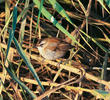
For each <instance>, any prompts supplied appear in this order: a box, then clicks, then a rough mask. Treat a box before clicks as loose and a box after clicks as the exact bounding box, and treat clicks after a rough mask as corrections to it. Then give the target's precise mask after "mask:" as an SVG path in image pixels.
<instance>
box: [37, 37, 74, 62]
mask: <svg viewBox="0 0 110 100" xmlns="http://www.w3.org/2000/svg"><path fill="white" fill-rule="evenodd" d="M73 47H74V46H72V45H71V44H69V43H67V42H65V41H62V40H61V39H59V38H55V37H51V38H45V39H41V40H39V42H38V44H37V48H38V50H39V52H40V54H41V55H42V56H43V57H44V58H45V59H48V60H55V59H57V58H61V57H63V56H64V55H65V53H66V52H67V51H68V50H69V49H71V48H73Z"/></svg>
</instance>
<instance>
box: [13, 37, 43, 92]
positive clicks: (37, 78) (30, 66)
mask: <svg viewBox="0 0 110 100" xmlns="http://www.w3.org/2000/svg"><path fill="white" fill-rule="evenodd" d="M13 40H14V43H15V46H16V48H17V51H18V52H19V54H20V56H21V57H22V58H23V60H24V62H25V63H26V65H27V67H28V68H29V69H30V71H31V72H32V74H33V76H34V78H35V79H36V80H37V82H38V84H39V85H40V87H41V89H42V91H43V92H44V91H45V89H44V87H43V86H42V84H41V82H40V79H39V77H38V75H37V73H36V72H35V70H34V67H33V66H32V64H31V63H30V61H29V59H28V58H27V56H26V54H25V52H24V51H23V49H22V47H21V46H20V44H19V43H18V41H17V40H16V38H15V37H14V38H13Z"/></svg>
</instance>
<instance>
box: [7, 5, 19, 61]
mask: <svg viewBox="0 0 110 100" xmlns="http://www.w3.org/2000/svg"><path fill="white" fill-rule="evenodd" d="M16 22H17V6H15V7H14V9H13V23H12V30H10V32H9V39H8V45H7V51H6V57H5V62H6V59H7V57H8V52H9V49H10V46H11V42H12V40H13V37H14V33H15V29H16Z"/></svg>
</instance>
